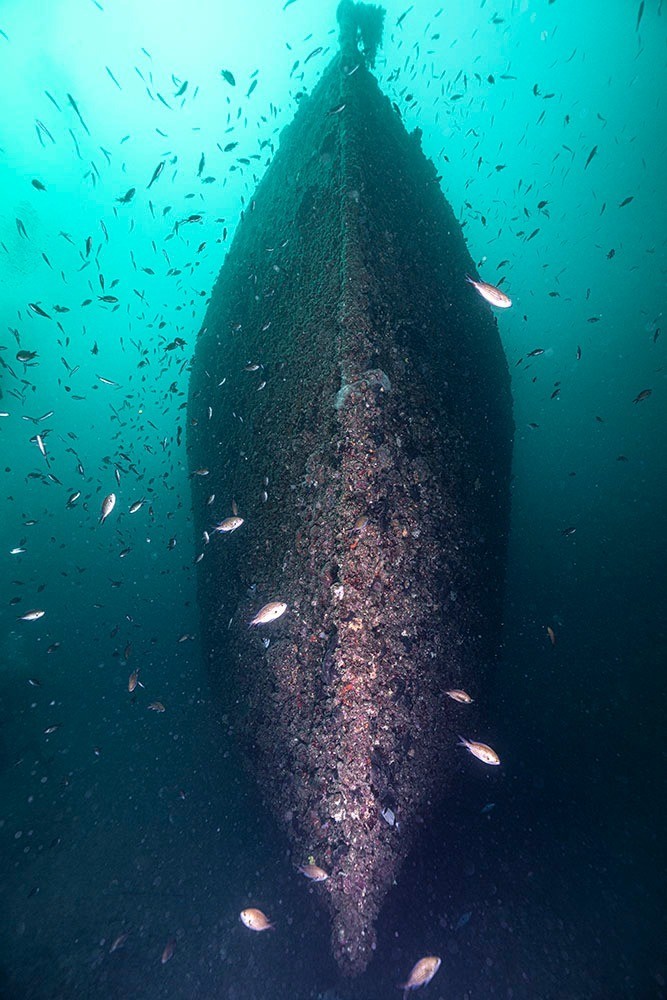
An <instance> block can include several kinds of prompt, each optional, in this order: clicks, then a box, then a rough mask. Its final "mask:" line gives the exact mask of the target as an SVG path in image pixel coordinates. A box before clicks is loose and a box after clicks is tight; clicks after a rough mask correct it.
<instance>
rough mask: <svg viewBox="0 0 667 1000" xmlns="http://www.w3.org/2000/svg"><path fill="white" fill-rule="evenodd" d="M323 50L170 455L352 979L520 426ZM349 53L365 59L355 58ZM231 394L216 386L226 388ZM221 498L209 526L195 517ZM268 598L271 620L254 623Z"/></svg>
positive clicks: (462, 642)
mask: <svg viewBox="0 0 667 1000" xmlns="http://www.w3.org/2000/svg"><path fill="white" fill-rule="evenodd" d="M382 17H383V14H382V12H381V11H379V9H377V8H369V7H368V5H363V4H354V3H352V2H349V0H344V2H343V3H341V5H340V8H339V12H338V19H339V24H340V45H341V47H340V52H339V53H338V54H337V55H336V56H335V58H334V59H333V60H332V62H331V64H330V66H329V67H328V68H327V70H326V71H325V72H324V74H323V76H322V79H321V81H320V82H319V84H318V85H317V87H316V89H315V91H314V92H313V94H312V96H310V97H307V98H305V99H304V100H303V101H302V103H301V105H300V107H299V110H298V112H297V114H296V116H295V119H294V121H293V122H292V124H291V125H289V127H287V128H286V129H285V130H284V132H283V134H282V136H281V139H280V148H279V150H278V152H277V153H276V156H275V158H274V160H273V162H272V164H271V165H270V167H269V168H268V170H267V172H266V175H265V177H264V179H263V180H262V181H261V183H260V184H259V186H258V189H257V192H256V196H255V199H254V201H253V202H252V205H251V206H250V210H248V211H247V212H246V213H245V216H244V218H243V219H242V221H241V223H240V225H239V227H238V230H237V232H236V235H235V237H234V240H233V244H232V246H231V247H230V249H229V253H228V255H227V258H226V260H225V263H224V266H223V268H222V271H221V273H220V276H219V278H218V281H217V283H216V285H215V288H214V290H213V294H212V298H211V302H210V305H209V307H208V312H207V315H206V319H205V323H204V327H203V329H202V330H201V332H200V335H199V338H198V341H197V346H196V351H195V357H194V362H193V368H192V376H191V384H190V399H189V418H190V419H189V430H188V447H189V457H190V464H191V469H192V470H193V471H194V470H197V469H200V468H201V467H204V466H205V467H206V468H208V469H209V475H208V476H207V477H205V478H201V477H197V476H193V497H194V509H195V519H196V524H197V528H198V529H199V531H201V530H204V529H206V530H209V531H210V529H211V526H212V523H213V521H212V514H213V513H215V514H216V515H218V516H219V517H220V518H222V517H226V516H229V515H231V513H232V499H234V501H235V502H236V504H237V506H238V513H239V515H240V516H241V517H243V518H244V524H243V525H242V527H241V528H240V529H238V530H237V531H235V532H234V533H232V534H228V535H216V536H215V537H214V538H213V539H212V541H211V544H210V545H209V546H208V547H207V548H206V554H205V558H204V559H203V560H202V561H201V563H200V565H199V585H200V603H201V610H202V620H203V628H204V640H205V644H206V648H207V652H208V655H209V660H210V671H211V677H212V683H213V686H214V689H215V691H216V693H217V694H218V696H219V697H220V699H221V701H222V704H223V706H224V708H225V710H226V711H227V713H228V715H229V717H230V719H231V720H232V723H233V725H234V727H235V730H236V733H237V735H238V739H239V740H240V742H241V743H242V745H243V746H244V748H245V749H246V750H247V755H248V758H249V760H250V761H251V762H252V767H253V771H254V773H255V775H256V778H257V780H258V782H259V784H260V787H261V789H262V792H263V795H264V798H265V800H266V801H267V802H268V803H269V804H270V807H271V809H272V810H273V812H274V814H275V816H276V817H277V819H278V821H279V823H280V825H281V826H282V828H283V829H284V831H285V834H286V836H287V838H288V840H289V842H290V844H291V848H292V852H293V860H294V862H295V863H296V864H304V863H306V862H307V860H308V858H309V857H312V858H313V859H314V860H315V862H316V863H317V864H318V865H319V866H321V867H322V868H324V869H326V871H327V872H329V873H330V877H329V878H328V880H327V881H324V882H321V883H320V884H319V885H317V886H316V891H317V892H318V893H319V894H320V895H321V900H322V904H323V905H324V906H326V907H328V909H329V911H330V914H331V920H332V949H333V953H334V956H335V958H336V960H337V962H338V964H339V967H340V968H341V970H342V971H343V972H344V973H346V974H357V973H359V972H360V971H362V970H363V969H364V968H365V967H366V965H367V964H368V962H369V961H370V959H371V957H372V950H373V948H374V942H375V922H376V918H377V916H378V913H379V910H380V907H381V905H382V901H383V898H384V896H385V894H386V892H387V890H388V888H389V887H390V886H391V884H392V882H393V881H394V879H396V878H397V877H398V874H399V870H400V867H401V863H402V861H403V859H404V857H405V855H406V853H407V850H408V848H409V846H411V844H413V843H414V838H415V834H416V832H418V829H419V823H420V822H421V821H422V820H423V818H424V817H426V816H428V813H429V809H430V806H431V803H432V802H433V801H434V800H435V799H436V798H437V799H441V798H442V797H443V796H445V795H446V791H447V785H448V781H449V780H450V778H451V776H452V774H453V773H454V772H455V771H456V770H457V769H458V768H459V767H460V763H461V759H462V758H461V751H459V750H457V749H456V741H457V734H458V733H459V732H463V733H465V734H467V735H472V736H473V738H474V736H475V734H477V735H478V736H479V732H478V731H477V730H476V727H475V724H474V721H473V720H474V719H475V715H474V712H475V706H461V705H458V704H456V703H455V702H454V701H452V700H451V699H449V698H447V697H446V695H445V693H444V692H445V691H446V690H447V689H449V688H465V689H467V690H468V691H470V692H471V693H472V694H473V695H475V696H476V697H477V696H478V695H480V694H481V693H482V692H483V689H484V685H485V682H486V680H487V679H488V675H489V668H490V665H491V664H492V663H493V659H494V655H495V650H496V647H497V644H498V639H499V629H500V616H501V603H502V584H503V576H504V566H505V553H506V544H507V533H508V521H509V480H510V463H511V449H512V434H513V423H512V414H511V398H510V382H509V375H508V371H507V365H506V362H505V358H504V355H503V351H502V348H501V344H500V339H499V336H498V331H497V327H496V322H495V319H494V317H493V315H492V313H491V310H490V308H489V306H488V305H487V304H486V303H485V302H483V301H482V300H481V299H480V298H479V297H478V296H477V295H476V293H475V291H474V290H473V289H472V288H471V286H470V285H469V284H467V283H466V281H465V274H466V272H472V273H474V264H473V261H472V259H471V257H470V254H469V253H468V250H467V248H466V245H465V242H464V239H463V236H462V234H461V229H460V227H459V224H458V223H457V221H456V219H455V217H454V214H453V212H452V210H451V208H450V207H449V205H448V204H447V202H446V201H445V199H444V197H443V195H442V193H441V191H440V187H439V183H438V177H437V175H436V171H435V168H434V166H433V164H432V163H431V162H430V161H429V160H427V159H426V157H425V156H424V155H423V153H422V151H421V147H420V139H419V135H418V133H413V134H412V135H409V134H408V133H407V132H406V130H405V128H404V126H403V124H402V121H401V119H400V117H399V115H398V114H397V112H396V110H394V108H392V105H391V103H390V101H389V100H388V99H387V98H386V97H385V96H383V95H382V93H381V92H380V90H379V88H378V85H377V83H376V80H375V78H374V77H373V75H372V74H371V72H370V71H369V68H368V66H369V64H372V62H373V58H374V54H375V49H376V47H377V44H378V42H379V37H380V32H381V26H382ZM360 44H361V46H362V48H361V50H360V48H359V45H360ZM223 379H225V380H226V381H225V382H224V384H222V385H221V382H222V381H223ZM209 494H215V496H216V500H215V504H214V506H212V507H209V506H207V505H206V499H207V497H208V495H209ZM273 600H281V601H285V602H286V603H287V605H288V611H287V613H286V614H284V615H283V616H282V617H281V618H279V619H278V620H276V621H275V622H274V623H272V624H269V625H265V626H259V627H257V628H255V629H249V628H248V622H249V621H250V620H251V618H252V617H253V615H254V614H255V613H256V612H257V610H258V609H259V608H260V607H261V606H262V605H264V604H265V603H267V602H269V601H273Z"/></svg>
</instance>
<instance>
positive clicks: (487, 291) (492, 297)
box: [466, 274, 512, 309]
mask: <svg viewBox="0 0 667 1000" xmlns="http://www.w3.org/2000/svg"><path fill="white" fill-rule="evenodd" d="M466 281H467V282H468V283H469V284H471V285H472V286H473V288H475V289H476V290H477V291H478V292H479V294H480V295H481V296H482V298H483V299H486V301H487V302H489V303H490V304H491V305H492V306H496V308H498V309H509V307H510V306H511V305H512V300H511V299H510V298H509V297H508V296H507V295H505V293H504V292H501V291H500V289H499V288H496V286H495V285H489V284H488V283H487V282H486V281H475V279H474V278H471V277H470V275H469V274H466Z"/></svg>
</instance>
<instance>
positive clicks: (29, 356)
mask: <svg viewBox="0 0 667 1000" xmlns="http://www.w3.org/2000/svg"><path fill="white" fill-rule="evenodd" d="M38 357H39V355H38V353H37V351H17V353H16V360H17V361H20V362H21V364H24V365H26V364H27V363H28V362H29V361H32V360H33V358H38Z"/></svg>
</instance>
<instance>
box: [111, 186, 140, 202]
mask: <svg viewBox="0 0 667 1000" xmlns="http://www.w3.org/2000/svg"><path fill="white" fill-rule="evenodd" d="M136 191H137V189H136V188H129V190H127V191H126V192H125V194H124V195H121V197H120V198H116V201H119V202H120V203H121V205H127V204H129V202H131V201H132V199H133V198H134V196H135V194H136Z"/></svg>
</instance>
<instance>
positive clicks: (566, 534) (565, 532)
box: [561, 526, 577, 538]
mask: <svg viewBox="0 0 667 1000" xmlns="http://www.w3.org/2000/svg"><path fill="white" fill-rule="evenodd" d="M576 530H577V529H576V528H575V527H574V526H572V527H570V528H563V530H562V531H561V535H563V536H564V537H565V538H568V537H569V536H570V535H573V534H574V533H575V531H576Z"/></svg>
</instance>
